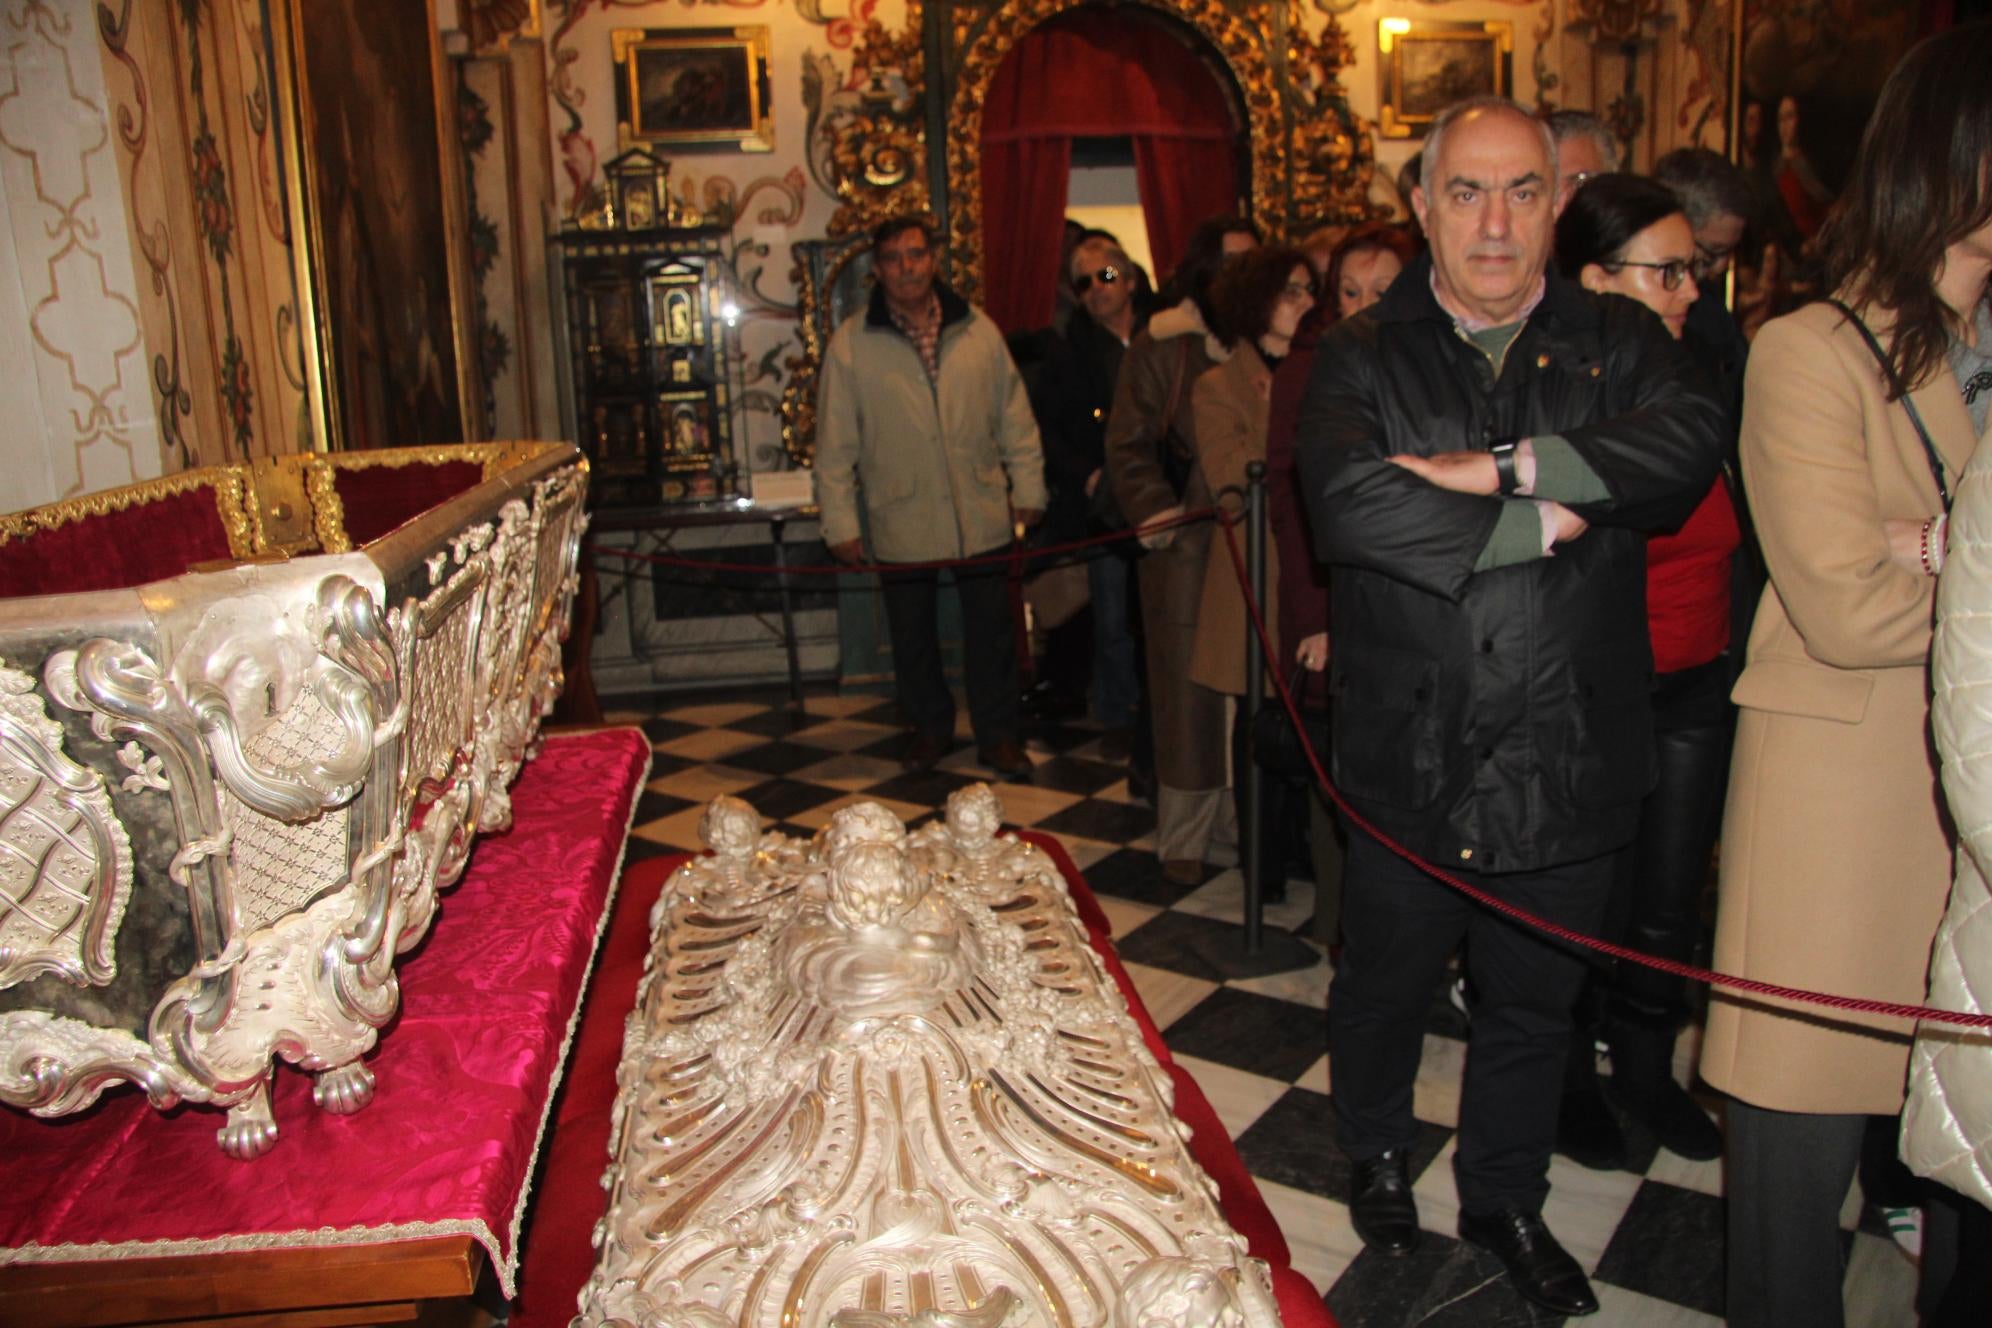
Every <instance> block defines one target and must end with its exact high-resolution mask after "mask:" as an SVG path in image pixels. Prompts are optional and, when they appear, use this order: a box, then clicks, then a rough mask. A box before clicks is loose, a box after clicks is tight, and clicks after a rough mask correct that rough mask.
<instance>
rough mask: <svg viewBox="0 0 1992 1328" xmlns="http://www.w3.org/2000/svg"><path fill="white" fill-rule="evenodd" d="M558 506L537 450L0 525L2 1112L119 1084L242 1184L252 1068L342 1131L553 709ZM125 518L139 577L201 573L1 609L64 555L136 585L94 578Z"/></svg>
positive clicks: (293, 478)
mask: <svg viewBox="0 0 1992 1328" xmlns="http://www.w3.org/2000/svg"><path fill="white" fill-rule="evenodd" d="M586 484H587V473H586V463H585V462H584V461H583V460H582V459H581V457H580V455H579V453H578V452H577V451H576V450H575V449H574V448H573V447H572V446H569V445H567V444H565V443H502V444H500V443H492V444H470V445H464V446H456V447H429V448H404V449H397V450H393V451H384V452H368V453H352V454H334V455H303V456H294V457H281V458H276V459H273V460H267V461H261V462H258V463H256V464H255V465H254V466H249V465H242V466H230V467H212V468H208V469H205V470H200V471H191V472H185V473H182V474H179V475H173V476H169V477H166V478H165V479H162V480H154V481H150V482H149V483H147V484H143V485H138V486H134V487H132V488H129V489H123V490H114V491H109V492H105V493H97V494H92V495H90V496H89V497H87V498H83V499H77V500H72V501H70V502H66V503H62V504H58V505H56V506H53V507H47V508H38V509H33V510H30V511H27V512H20V513H16V514H14V515H12V516H6V517H0V576H5V577H6V578H8V579H10V580H12V581H14V583H15V584H13V585H11V586H6V587H4V588H0V589H4V590H5V592H6V593H7V594H9V595H11V596H13V597H12V598H0V1102H6V1103H8V1104H10V1105H12V1106H15V1107H21V1108H26V1109H27V1110H29V1111H31V1112H33V1113H35V1114H36V1115H40V1116H56V1115H61V1114H64V1113H67V1112H73V1111H77V1110H79V1109H81V1108H83V1107H85V1106H88V1105H89V1104H90V1103H91V1102H93V1101H95V1100H96V1099H97V1097H98V1096H99V1095H100V1094H101V1093H102V1092H103V1091H104V1089H105V1088H106V1087H108V1086H110V1085H112V1084H114V1083H117V1082H118V1081H120V1080H130V1081H132V1082H134V1083H137V1084H139V1085H140V1086H142V1087H143V1088H144V1089H145V1092H146V1094H147V1096H148V1097H149V1098H150V1100H151V1102H152V1104H153V1105H154V1106H155V1107H160V1108H166V1107H170V1106H173V1105H175V1104H176V1103H179V1102H196V1103H202V1104H205V1105H208V1106H214V1107H225V1108H227V1110H228V1118H227V1122H226V1124H225V1125H224V1126H223V1127H222V1128H221V1130H220V1131H219V1135H220V1141H221V1146H222V1148H223V1149H224V1150H225V1151H226V1152H227V1153H228V1154H230V1155H231V1156H234V1157H237V1158H245V1159H246V1158H252V1157H255V1156H258V1155H259V1154H261V1153H263V1152H265V1151H267V1150H268V1149H269V1148H270V1147H271V1146H273V1144H274V1143H275V1141H276V1134H277V1126H276V1124H275V1122H274V1120H273V1119H272V1117H271V1112H270V1101H269V1084H270V1078H271V1075H272V1074H273V1072H274V1069H275V1058H277V1057H281V1058H283V1059H284V1060H287V1061H289V1062H291V1063H292V1064H294V1065H296V1066H298V1067H299V1068H301V1069H304V1070H307V1071H310V1072H312V1073H313V1074H315V1075H316V1082H315V1084H314V1088H313V1095H314V1097H315V1098H316V1100H317V1102H318V1104H319V1105H320V1106H321V1107H323V1108H324V1109H325V1110H328V1111H334V1112H352V1111H357V1110H359V1109H360V1108H362V1107H364V1106H365V1105H366V1104H367V1103H368V1102H369V1101H371V1100H372V1097H373V1092H374V1083H373V1076H372V1075H371V1073H370V1072H369V1071H368V1069H367V1068H366V1066H365V1065H363V1064H362V1063H361V1061H360V1057H361V1056H362V1055H363V1054H364V1053H365V1052H367V1051H368V1050H369V1049H370V1048H371V1047H372V1046H373V1045H374V1042H375V1040H376V1039H377V1038H378V1036H379V1033H380V1029H381V1028H382V1027H383V1026H384V1025H385V1024H386V1023H387V1022H388V1020H389V1019H390V1018H391V1017H392V1016H393V1014H394V1012H395V1009H396V1007H397V1005H398V1003H399V998H400V997H399V987H398V985H397V982H396V978H395V972H394V964H395V959H396V956H397V955H398V954H400V953H401V952H403V951H406V950H408V949H409V948H411V947H412V946H414V945H415V943H416V942H417V941H419V940H420V939H421V938H422V936H423V935H424V934H425V933H426V932H427V930H428V927H429V923H430V921H431V919H432V918H433V917H434V915H435V911H436V907H437V903H436V894H437V891H438V890H440V889H442V888H444V887H446V886H448V885H450V884H452V883H454V882H455V881H456V879H457V878H458V877H459V876H460V875H461V873H462V871H463V867H464V862H465V859H466V858H467V857H468V855H469V852H470V848H471V844H472V841H473V840H474V839H475V837H476V835H477V833H478V832H479V831H484V830H496V829H502V828H504V827H505V826H507V825H509V824H510V821H511V808H510V799H509V795H508V789H509V787H510V784H511V782H512V780H513V779H514V777H515V776H516V775H517V774H518V772H519V768H520V765H521V764H522V762H523V761H524V760H525V758H526V756H527V754H528V752H529V750H530V749H531V748H532V746H533V744H534V742H535V740H536V737H537V733H538V729H539V722H540V719H541V717H542V716H544V715H545V714H546V712H547V711H548V710H549V709H550V708H551V707H552V704H553V701H554V699H555V698H556V697H557V696H558V695H559V692H560V689H561V686H562V683H563V676H562V672H561V665H560V647H561V642H562V641H563V640H564V639H565V637H566V635H567V629H568V615H569V611H570V608H571V605H572V600H573V594H574V590H575V586H576V574H575V564H576V559H577V556H578V551H579V546H580V538H581V532H582V528H583V525H584V523H585V517H584V515H583V512H582V503H583V499H584V497H585V493H586ZM342 495H343V498H342ZM356 498H363V499H364V500H365V504H364V505H365V508H366V510H362V504H361V503H360V502H356V501H355V500H356ZM210 502H211V503H212V506H210V505H209V504H210ZM349 507H350V508H351V509H352V510H350V511H349V510H348V509H349ZM148 512H156V513H158V514H159V515H158V516H157V517H156V519H154V521H153V525H152V526H151V527H150V529H151V531H152V534H153V538H154V539H155V540H156V542H157V543H158V544H160V545H162V546H166V547H167V548H168V549H169V553H168V554H166V555H161V556H162V557H170V556H171V553H170V550H175V549H180V548H182V547H183V546H188V545H189V541H191V542H192V545H193V546H200V541H201V539H202V538H206V539H207V540H208V542H209V543H210V544H214V543H216V542H217V541H220V540H222V539H223V538H224V537H225V545H220V546H218V547H220V548H225V556H222V557H218V558H216V559H214V560H213V562H212V563H204V564H202V565H199V566H196V567H194V568H192V569H187V570H182V569H181V568H177V567H170V566H162V567H159V568H157V569H156V570H155V571H153V572H152V575H151V578H149V579H143V580H142V581H140V582H139V583H135V584H129V585H123V586H122V587H121V588H111V589H88V590H81V591H76V590H72V591H71V592H70V593H59V594H30V595H26V596H23V595H22V594H21V592H22V590H23V589H24V588H29V587H30V586H31V585H32V584H33V583H37V582H39V581H42V580H44V579H45V580H46V582H47V583H49V584H54V585H57V586H74V585H76V584H78V581H77V579H76V578H75V577H74V576H72V575H69V573H68V571H67V570H66V563H67V562H70V561H74V560H75V559H76V557H77V556H78V555H77V551H78V550H82V549H87V548H90V547H102V551H103V557H104V559H105V561H106V562H109V563H113V564H118V565H119V569H122V568H124V567H132V566H136V567H140V568H143V567H145V565H146V550H145V549H144V548H138V549H133V548H130V547H111V546H115V545H119V544H120V542H122V543H123V544H124V545H129V544H130V543H133V542H139V543H144V542H145V541H134V536H133V534H132V532H133V531H134V530H144V529H148V527H147V525H146V522H147V521H148ZM383 513H385V515H384V514H383ZM404 515H405V516H406V519H403V517H404ZM190 522H191V524H193V525H195V526H198V527H202V528H203V529H205V527H206V526H207V524H208V523H210V522H213V523H215V525H214V531H213V532H211V533H209V534H208V535H206V536H202V535H201V534H200V532H199V531H196V532H195V533H194V534H193V535H189V534H188V532H187V531H186V530H185V529H184V527H185V526H186V525H187V524H189V523H190ZM389 523H392V528H389V529H381V527H383V526H386V525H388V524H389ZM356 536H357V538H356ZM38 541H39V542H40V543H39V544H38V543H37V542H38ZM356 543H357V544H358V545H359V547H355V544H356ZM38 550H40V552H38ZM37 560H39V561H37ZM183 561H184V560H183ZM23 566H25V567H28V568H29V569H31V570H30V572H26V573H24V572H23V571H22V570H20V569H21V568H22V567H23ZM176 573H177V574H176ZM119 574H120V570H118V569H114V570H113V571H112V572H110V573H106V574H104V575H102V576H99V578H98V579H99V580H103V579H107V578H113V577H116V576H117V575H119ZM140 575H141V576H144V573H143V572H141V573H140Z"/></svg>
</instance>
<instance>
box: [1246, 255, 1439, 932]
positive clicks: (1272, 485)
mask: <svg viewBox="0 0 1992 1328" xmlns="http://www.w3.org/2000/svg"><path fill="white" fill-rule="evenodd" d="M1417 257H1418V245H1417V242H1416V241H1415V240H1413V239H1412V238H1411V234H1410V232H1408V231H1407V230H1405V229H1404V228H1403V227H1402V226H1399V225H1396V224H1395V223H1392V222H1387V221H1371V222H1365V223H1363V224H1362V225H1360V226H1357V227H1356V228H1354V229H1353V230H1350V231H1349V232H1347V233H1346V234H1345V235H1343V236H1342V238H1341V239H1340V240H1339V241H1338V242H1337V243H1336V245H1335V247H1334V249H1333V250H1331V251H1330V253H1329V255H1328V263H1327V266H1326V267H1325V269H1323V271H1322V277H1321V298H1320V299H1319V300H1317V301H1316V302H1315V305H1314V308H1313V309H1312V310H1311V311H1310V312H1309V313H1308V315H1307V317H1306V318H1304V319H1302V320H1301V324H1300V331H1299V332H1298V333H1297V334H1296V335H1295V336H1294V339H1293V348H1292V350H1291V351H1290V352H1289V353H1288V355H1287V357H1286V359H1284V360H1282V361H1281V362H1280V366H1279V368H1278V369H1277V370H1275V371H1274V373H1273V390H1272V401H1271V404H1270V406H1269V408H1268V410H1267V416H1266V524H1267V525H1268V526H1269V527H1271V530H1272V540H1273V547H1274V548H1275V549H1276V550H1277V551H1278V553H1277V556H1278V558H1279V560H1280V565H1281V566H1282V567H1285V568H1286V569H1287V574H1286V575H1285V576H1283V577H1281V578H1280V580H1279V586H1278V590H1279V595H1278V598H1277V599H1276V600H1275V603H1276V604H1277V606H1278V609H1279V639H1280V640H1281V641H1283V642H1285V643H1286V644H1285V645H1283V646H1281V647H1280V650H1281V653H1282V655H1283V656H1284V658H1283V659H1282V660H1281V661H1280V668H1281V669H1283V670H1284V669H1289V668H1291V667H1292V664H1297V665H1299V671H1298V672H1297V673H1296V674H1295V675H1294V677H1293V679H1291V681H1294V682H1296V683H1297V685H1298V686H1297V695H1296V696H1295V698H1294V699H1295V701H1297V702H1298V703H1299V705H1300V706H1301V708H1302V710H1303V713H1305V714H1307V715H1308V716H1310V717H1311V719H1318V718H1319V717H1322V716H1325V715H1326V714H1327V710H1328V672H1327V670H1328V569H1327V568H1326V567H1324V566H1322V565H1321V564H1319V563H1317V562H1316V561H1315V559H1314V550H1313V548H1312V546H1311V544H1310V542H1309V539H1308V531H1307V518H1306V515H1305V513H1303V512H1302V511H1301V505H1300V495H1299V492H1298V488H1297V484H1298V478H1297V477H1296V475H1295V474H1294V459H1293V458H1294V452H1293V444H1294V422H1295V420H1297V419H1298V418H1299V416H1300V399H1301V397H1303V396H1304V395H1306V392H1307V380H1308V372H1309V370H1310V369H1312V368H1313V366H1314V352H1315V347H1316V346H1317V345H1318V344H1319V343H1320V340H1321V334H1322V333H1323V332H1325V331H1326V330H1327V329H1328V327H1329V326H1330V325H1331V324H1334V323H1337V322H1339V321H1341V320H1342V319H1344V318H1354V317H1355V316H1356V315H1357V314H1359V313H1361V312H1362V311H1363V310H1365V309H1367V308H1369V307H1370V306H1371V305H1373V304H1375V303H1376V302H1377V301H1378V300H1380V299H1382V298H1383V296H1384V292H1386V291H1388V290H1389V289H1390V287H1391V283H1393V282H1395V281H1396V280H1397V278H1398V275H1399V274H1400V273H1402V272H1403V271H1404V269H1405V268H1407V267H1409V266H1411V264H1412V262H1413V261H1415V260H1416V259H1417ZM1288 661H1292V664H1289V663H1288ZM1317 733H1318V727H1317ZM1320 756H1321V759H1322V761H1323V762H1326V761H1327V759H1328V753H1327V752H1326V751H1325V750H1323V751H1321V752H1320ZM1294 773H1295V774H1297V775H1298V776H1299V777H1300V778H1301V779H1302V780H1303V781H1305V782H1306V783H1307V784H1308V785H1309V786H1310V794H1311V795H1310V796H1309V797H1308V799H1307V809H1308V819H1307V843H1308V853H1309V856H1310V857H1311V858H1312V860H1313V864H1314V927H1313V935H1314V939H1315V940H1317V941H1319V942H1320V943H1321V944H1322V945H1324V946H1327V947H1328V948H1329V951H1330V953H1331V954H1332V953H1337V952H1339V949H1340V946H1341V943H1342V829H1341V827H1340V826H1339V825H1338V824H1337V823H1336V818H1335V811H1334V807H1333V805H1332V804H1330V803H1329V801H1328V800H1327V797H1326V795H1325V794H1323V793H1322V792H1321V791H1320V790H1319V789H1318V788H1313V787H1312V785H1313V784H1314V774H1313V772H1312V771H1311V770H1296V771H1295V772H1294Z"/></svg>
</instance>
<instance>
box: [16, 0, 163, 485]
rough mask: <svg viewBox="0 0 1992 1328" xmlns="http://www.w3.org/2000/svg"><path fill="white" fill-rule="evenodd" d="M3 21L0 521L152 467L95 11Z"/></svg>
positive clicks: (145, 386) (45, 11)
mask: <svg viewBox="0 0 1992 1328" xmlns="http://www.w3.org/2000/svg"><path fill="white" fill-rule="evenodd" d="M10 8H11V10H12V14H11V16H10V21H9V23H8V33H7V43H6V46H5V49H4V52H0V421H4V425H3V426H0V511H13V510H16V509H19V508H22V507H32V506H35V505H37V504H39V503H45V502H51V501H54V500H55V499H58V498H64V497H72V496H74V495H77V494H80V493H87V492H90V491H92V490H95V489H105V488H112V487H115V486H117V485H120V484H130V483H132V482H133V481H135V480H140V479H147V478H150V477H152V476H155V475H158V474H159V473H160V472H161V469H162V463H161V455H160V445H159V430H158V425H157V421H156V419H155V412H154V403H153V394H152V390H151V383H150V379H149V376H148V371H147V365H148V364H149V363H150V362H151V355H150V353H149V352H148V350H147V347H146V345H145V339H144V336H143V334H142V332H141V329H140V326H139V315H138V305H137V302H136V291H137V286H136V282H135V279H134V277H133V275H132V259H131V238H130V234H129V231H128V229H127V226H126V220H125V209H124V202H123V187H122V184H121V182H120V181H119V178H118V163H117V154H116V152H115V149H114V144H113V141H112V134H113V133H114V132H115V131H114V130H113V128H112V125H111V120H110V117H109V115H108V114H107V113H106V111H105V103H106V96H105V89H104V74H103V65H102V58H101V56H100V55H99V50H98V40H97V20H96V5H95V3H94V0H41V2H40V3H36V4H32V5H28V6H26V7H25V8H23V7H22V6H20V5H14V6H11V7H10ZM187 242H191V240H189V241H187Z"/></svg>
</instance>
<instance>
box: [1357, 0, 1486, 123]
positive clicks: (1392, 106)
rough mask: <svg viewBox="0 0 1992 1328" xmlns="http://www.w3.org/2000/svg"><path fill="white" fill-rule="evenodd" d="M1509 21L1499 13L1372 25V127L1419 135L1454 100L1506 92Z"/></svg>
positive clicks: (1401, 20) (1405, 19)
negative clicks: (1482, 18)
mask: <svg viewBox="0 0 1992 1328" xmlns="http://www.w3.org/2000/svg"><path fill="white" fill-rule="evenodd" d="M1514 51H1515V27H1514V25H1513V24H1512V23H1506V22H1502V21H1501V20H1499V19H1489V20H1488V21H1487V22H1484V23H1477V22H1476V23H1453V22H1441V21H1438V20H1427V19H1415V18H1386V19H1379V20H1378V21H1377V25H1376V53H1377V66H1376V67H1377V81H1378V88H1377V102H1378V111H1377V130H1378V132H1379V133H1381V134H1382V135H1383V137H1385V138H1423V137H1424V136H1425V131H1426V130H1427V129H1430V128H1431V127H1432V121H1433V120H1434V119H1435V118H1436V117H1437V116H1438V114H1439V112H1440V111H1442V110H1444V109H1445V108H1446V107H1448V106H1450V105H1452V104H1453V103H1454V102H1456V101H1464V100H1466V99H1467V98H1468V97H1478V96H1484V95H1488V94H1492V95H1495V96H1500V97H1507V96H1512V95H1513V93H1512V91H1511V86H1512V85H1511V82H1510V76H1511V72H1512V69H1511V67H1512V65H1513V61H1514Z"/></svg>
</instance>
